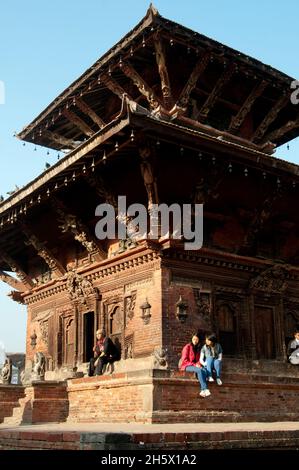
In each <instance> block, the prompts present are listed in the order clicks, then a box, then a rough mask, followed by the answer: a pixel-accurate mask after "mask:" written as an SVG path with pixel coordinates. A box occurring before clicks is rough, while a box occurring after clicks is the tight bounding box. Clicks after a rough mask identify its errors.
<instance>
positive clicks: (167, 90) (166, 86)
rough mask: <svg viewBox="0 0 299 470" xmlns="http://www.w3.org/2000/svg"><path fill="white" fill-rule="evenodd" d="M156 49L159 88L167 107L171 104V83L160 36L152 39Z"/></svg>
mask: <svg viewBox="0 0 299 470" xmlns="http://www.w3.org/2000/svg"><path fill="white" fill-rule="evenodd" d="M154 44H155V50H156V61H157V65H158V70H159V75H160V79H161V90H162V95H163V101H164V104H165V106H166V107H167V108H171V106H172V104H173V99H172V93H171V85H170V80H169V75H168V70H167V65H166V54H165V48H164V44H163V43H162V41H161V38H159V37H158V38H156V39H155V41H154Z"/></svg>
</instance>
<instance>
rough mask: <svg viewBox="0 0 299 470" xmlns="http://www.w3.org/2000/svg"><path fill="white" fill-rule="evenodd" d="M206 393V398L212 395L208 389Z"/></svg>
mask: <svg viewBox="0 0 299 470" xmlns="http://www.w3.org/2000/svg"><path fill="white" fill-rule="evenodd" d="M205 392H206V394H205V396H206V397H209V396H210V395H211V392H210V390H208V389H206V390H205Z"/></svg>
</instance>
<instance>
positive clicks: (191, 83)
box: [176, 52, 211, 109]
mask: <svg viewBox="0 0 299 470" xmlns="http://www.w3.org/2000/svg"><path fill="white" fill-rule="evenodd" d="M210 57H211V54H210V53H209V52H207V53H205V54H204V55H203V57H201V58H200V59H199V61H198V62H197V64H196V65H195V67H194V69H193V70H192V72H191V75H190V77H189V78H188V80H187V82H186V84H185V86H184V88H183V90H182V92H181V94H180V97H179V99H178V101H177V103H176V105H177V107H179V108H184V109H185V108H186V107H187V105H188V102H189V99H190V95H191V93H192V91H193V90H194V88H195V86H196V83H197V81H198V79H199V77H200V75H201V74H202V73H203V72H204V71H205V69H206V68H207V65H208V63H209V61H210Z"/></svg>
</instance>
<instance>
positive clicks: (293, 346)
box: [287, 326, 299, 365]
mask: <svg viewBox="0 0 299 470" xmlns="http://www.w3.org/2000/svg"><path fill="white" fill-rule="evenodd" d="M287 354H288V359H289V361H290V363H291V364H293V365H299V326H298V327H297V328H296V329H295V331H294V339H292V340H291V341H290V342H289V344H288V351H287Z"/></svg>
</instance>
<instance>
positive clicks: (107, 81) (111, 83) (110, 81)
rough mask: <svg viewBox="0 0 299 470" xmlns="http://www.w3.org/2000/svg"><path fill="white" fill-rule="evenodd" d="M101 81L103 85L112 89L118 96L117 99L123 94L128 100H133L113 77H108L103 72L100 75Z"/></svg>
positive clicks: (121, 97)
mask: <svg viewBox="0 0 299 470" xmlns="http://www.w3.org/2000/svg"><path fill="white" fill-rule="evenodd" d="M101 82H103V83H104V85H105V86H106V87H107V88H108V89H109V90H110V91H112V93H114V94H115V95H116V96H118V97H119V99H120V100H121V101H122V100H123V97H124V95H127V97H128V98H129V100H131V101H134V100H133V98H132V97H131V96H130V95H129V93H127V92H126V91H125V90H124V89H123V87H122V86H121V85H120V84H119V83H118V82H117V81H116V80H114V78H112V77H109V75H106V74H103V75H101Z"/></svg>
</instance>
